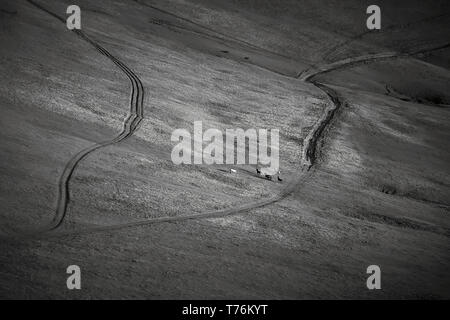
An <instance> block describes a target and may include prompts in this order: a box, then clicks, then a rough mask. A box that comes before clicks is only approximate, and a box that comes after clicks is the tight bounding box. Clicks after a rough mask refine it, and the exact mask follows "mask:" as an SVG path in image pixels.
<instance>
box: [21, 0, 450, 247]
mask: <svg viewBox="0 0 450 320" xmlns="http://www.w3.org/2000/svg"><path fill="white" fill-rule="evenodd" d="M27 1H28V2H30V3H32V4H33V5H35V6H36V7H38V8H39V9H41V10H44V11H46V12H47V13H49V14H51V15H52V16H54V17H56V18H58V19H59V20H62V21H63V22H65V21H64V20H63V19H62V18H61V17H59V16H57V15H55V14H54V13H52V12H50V11H48V10H47V9H45V8H43V7H42V6H40V5H38V4H36V3H35V2H34V1H32V0H27ZM76 33H77V34H78V35H79V36H81V37H82V38H83V39H85V40H86V41H88V42H89V43H91V44H92V45H93V46H94V47H95V48H96V49H97V50H98V51H99V52H101V53H102V54H104V55H105V56H107V57H108V58H109V59H111V60H112V61H113V62H114V63H115V64H116V65H117V66H118V67H119V68H120V69H121V70H122V71H123V72H125V73H126V75H127V76H128V78H129V79H130V81H131V83H132V94H131V96H132V97H131V103H130V115H129V117H128V118H127V120H126V121H125V123H124V130H123V131H122V133H121V134H120V135H119V136H117V137H116V138H114V139H113V140H111V141H108V142H105V143H103V144H96V145H94V146H92V147H89V148H87V149H85V150H82V151H80V153H78V154H77V155H76V156H75V157H74V158H73V159H71V161H70V162H69V163H68V164H67V166H66V169H65V170H64V174H63V175H62V177H61V180H60V199H58V211H57V215H56V216H55V217H54V219H53V221H52V223H51V224H50V228H48V229H50V230H55V229H56V228H57V227H58V226H60V225H61V223H62V221H63V219H64V216H65V212H66V210H67V204H68V200H69V194H68V192H69V189H68V183H69V180H70V177H71V176H72V174H73V171H74V170H75V168H76V166H77V164H78V163H79V162H80V161H81V160H82V159H83V158H84V157H86V156H87V155H88V154H89V153H91V152H93V151H95V150H98V149H99V148H102V147H104V146H107V145H111V144H114V143H117V142H120V141H123V140H125V139H126V138H128V137H129V136H131V135H132V134H133V133H134V132H135V131H136V129H137V125H138V124H139V122H140V121H141V120H142V112H143V110H142V109H143V106H142V103H143V94H144V90H143V87H142V83H141V82H140V80H139V78H138V77H137V76H136V75H135V74H134V73H133V72H132V71H131V70H130V69H129V68H128V67H126V66H125V65H124V64H123V63H122V62H120V61H119V60H118V59H117V58H115V57H113V56H112V55H111V54H110V53H109V52H108V51H106V50H105V49H104V48H103V47H101V46H100V45H98V44H97V43H96V42H94V41H93V40H91V39H90V38H89V37H87V36H86V35H85V34H84V33H82V32H79V31H76ZM449 46H450V44H444V45H441V46H437V47H432V48H425V49H421V50H418V51H415V52H412V53H406V54H405V53H381V54H373V55H365V56H361V57H356V58H349V59H344V60H342V61H338V62H335V63H331V64H327V65H324V66H322V67H319V68H318V69H315V70H307V71H306V72H303V73H301V74H299V75H298V76H297V78H299V79H301V80H303V81H305V82H308V83H311V84H312V85H314V86H315V87H317V88H318V89H320V90H321V91H322V92H324V94H326V95H327V97H328V98H329V99H330V100H331V102H332V104H330V106H329V107H328V108H327V109H326V110H325V112H324V114H323V115H322V117H321V118H320V119H319V120H318V121H317V123H316V125H315V126H314V127H313V130H312V131H311V132H310V134H309V135H308V136H307V137H306V139H305V141H304V146H303V152H302V159H301V164H302V170H301V172H300V173H299V174H298V176H297V177H296V178H295V179H294V180H293V181H292V182H291V183H290V184H288V185H287V186H286V187H285V188H284V189H283V190H282V191H281V192H280V193H279V194H277V195H275V196H273V197H271V198H268V199H262V200H258V201H255V202H251V203H247V204H243V205H240V206H237V207H234V208H228V209H222V210H216V211H210V212H203V213H196V214H186V215H182V216H176V217H160V218H151V219H145V220H141V221H134V222H129V223H123V224H116V225H112V226H94V227H90V228H85V229H83V230H74V231H52V232H47V233H41V234H34V235H28V236H25V238H38V239H51V238H60V237H67V236H77V235H83V234H90V233H95V232H108V231H114V230H119V229H124V228H130V227H138V226H145V225H150V224H154V223H163V222H178V221H184V220H192V219H201V218H202V219H205V218H218V217H225V216H230V215H234V214H239V213H243V212H246V211H249V210H251V209H255V208H260V207H263V206H267V205H270V204H273V203H275V202H278V201H280V200H282V199H284V198H286V197H287V196H288V195H290V194H291V193H292V192H293V191H294V190H296V189H297V188H298V187H299V186H300V185H301V184H302V183H304V182H305V180H307V179H308V178H309V177H310V176H311V175H312V174H313V172H314V167H313V165H314V163H315V159H316V155H317V152H318V150H317V146H318V140H319V139H321V137H322V136H323V133H324V131H325V128H326V127H327V125H328V124H329V123H330V121H331V120H332V119H333V117H334V115H335V114H336V111H337V110H338V109H339V108H340V106H341V105H342V101H341V100H340V98H339V97H338V95H337V93H336V92H335V91H334V90H333V89H331V88H330V87H328V86H326V85H325V84H321V83H319V82H315V81H313V78H314V77H316V76H317V75H319V74H323V73H327V72H331V71H334V70H337V69H342V68H346V67H350V66H354V65H357V64H366V63H370V62H375V61H380V60H385V59H394V58H401V57H408V56H412V55H416V54H419V53H427V52H431V51H435V50H439V49H444V48H447V47H449ZM20 238H23V237H20Z"/></svg>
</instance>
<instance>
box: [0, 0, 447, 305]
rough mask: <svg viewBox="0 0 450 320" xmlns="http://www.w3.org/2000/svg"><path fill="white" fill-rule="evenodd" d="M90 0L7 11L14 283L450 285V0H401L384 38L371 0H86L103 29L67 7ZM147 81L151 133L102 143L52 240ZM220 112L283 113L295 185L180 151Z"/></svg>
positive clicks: (324, 291) (287, 165)
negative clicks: (76, 27) (174, 151)
mask: <svg viewBox="0 0 450 320" xmlns="http://www.w3.org/2000/svg"><path fill="white" fill-rule="evenodd" d="M33 3H35V4H38V6H35V5H33ZM68 4H69V2H66V3H65V2H60V1H46V2H45V3H44V2H40V1H19V2H13V1H10V2H6V3H5V4H4V6H5V7H4V9H3V10H2V12H1V13H0V14H1V15H2V22H1V24H2V32H1V33H0V37H1V40H2V43H6V44H7V45H6V46H2V48H0V52H1V55H0V56H1V59H2V64H1V67H0V68H1V70H2V74H4V75H6V76H4V77H3V78H2V85H1V87H0V88H1V89H0V90H1V109H0V110H1V113H2V114H1V118H0V119H1V124H2V131H1V133H0V135H1V141H2V143H1V145H0V148H1V168H0V170H1V171H0V172H1V174H2V179H1V182H0V190H1V193H0V195H1V199H0V201H1V209H2V210H1V212H0V226H1V230H0V231H1V233H2V243H1V244H0V246H1V248H0V250H1V252H2V253H1V256H0V283H1V289H0V297H2V298H17V297H21V298H84V299H86V298H277V299H279V298H290V299H292V298H448V297H449V294H450V291H449V290H450V289H449V288H450V277H449V276H448V274H447V273H446V270H447V269H448V267H449V265H448V261H450V259H449V254H448V252H450V250H449V249H450V248H449V246H450V243H449V241H448V239H449V236H450V232H449V230H450V229H449V228H450V225H449V220H448V212H449V211H448V210H449V205H450V203H449V200H448V199H449V195H450V180H449V179H450V174H449V169H450V168H449V165H448V163H449V160H450V154H449V151H448V150H449V148H448V147H449V143H448V141H449V138H450V137H449V135H450V132H449V130H448V128H449V123H448V122H449V121H450V117H449V114H448V112H449V109H448V105H449V102H448V101H449V97H448V89H449V88H450V76H449V72H448V69H447V68H448V62H447V60H446V57H448V50H449V49H448V39H447V38H446V33H445V29H446V27H448V25H449V23H448V17H449V14H450V12H449V8H448V5H447V6H446V5H445V2H442V3H439V4H435V5H433V6H427V5H424V4H421V2H418V1H417V2H413V3H411V2H410V1H408V2H406V1H404V2H403V1H400V2H399V4H396V5H395V7H394V6H393V5H390V4H389V2H388V1H385V2H383V3H381V4H380V6H381V7H382V8H383V23H386V24H385V25H386V28H385V29H384V28H383V29H382V30H381V31H377V32H374V33H368V32H367V31H366V30H365V18H366V15H365V8H366V7H367V5H365V4H364V5H363V4H361V3H359V4H357V5H355V3H354V2H351V1H344V2H343V1H329V2H326V3H325V2H321V1H302V2H296V1H288V0H286V1H285V2H283V4H280V6H279V7H278V8H274V6H273V4H269V2H264V3H263V4H261V3H258V4H256V2H253V1H232V2H222V1H202V0H199V1H152V2H150V1H147V0H145V1H144V0H142V1H123V2H122V1H96V2H95V4H93V3H91V2H89V1H80V2H79V3H78V4H79V5H80V7H81V8H82V23H83V25H82V26H83V27H82V30H83V32H84V33H85V34H87V35H88V37H89V39H92V40H93V41H95V43H90V42H88V41H86V39H84V38H83V37H80V36H78V35H77V34H76V33H74V32H70V31H68V30H67V29H66V28H65V26H64V24H63V23H62V22H61V21H58V19H56V18H55V17H54V16H52V15H51V14H49V13H48V12H46V11H45V10H48V11H49V12H51V13H54V14H56V15H57V16H60V17H64V13H65V8H66V7H67V5H68ZM2 5H3V4H2ZM39 5H42V6H43V7H41V8H40V7H39ZM42 8H44V9H45V10H42ZM11 12H12V13H11ZM14 12H15V13H14ZM383 26H384V24H383ZM447 29H448V28H447ZM431 31H432V32H431ZM93 44H94V45H93ZM96 45H97V46H101V48H105V50H107V53H108V54H109V55H111V56H110V57H108V55H105V54H106V53H105V52H104V51H102V50H101V49H100V52H99V47H96ZM409 53H414V54H411V55H409ZM373 54H375V55H378V56H380V55H381V56H383V59H378V58H377V59H374V58H373ZM355 61H358V63H354V62H355ZM320 70H322V72H319V73H318V71H320ZM323 71H325V72H323ZM297 75H300V77H297ZM302 75H303V76H302ZM305 75H308V76H307V77H305ZM133 79H134V80H133ZM135 83H142V91H139V92H141V93H140V94H141V97H143V110H142V111H143V119H142V121H140V123H139V126H138V127H136V129H137V130H136V131H134V130H132V135H130V137H129V138H127V139H126V140H125V141H116V142H117V143H114V144H108V145H105V146H102V147H101V148H98V149H96V150H95V151H94V152H92V153H89V154H88V155H86V157H84V158H83V159H81V161H80V162H79V163H78V164H77V165H76V167H74V171H73V174H72V176H71V177H70V179H69V180H68V192H69V197H70V201H68V203H67V204H68V206H67V208H66V211H65V215H64V219H62V220H61V223H60V224H58V225H57V229H58V230H56V231H57V232H56V233H53V235H52V233H50V234H48V233H42V234H41V233H36V234H34V231H37V230H40V228H42V227H44V228H45V226H48V225H50V226H51V225H52V224H51V223H50V221H52V220H54V218H55V215H58V212H57V211H55V209H56V208H57V199H58V194H60V191H61V190H58V181H60V179H61V175H63V174H64V168H65V167H67V164H68V163H69V161H70V159H74V156H75V155H76V154H77V153H78V152H80V150H83V149H84V148H89V147H91V146H95V145H96V144H98V143H102V142H104V141H112V140H113V139H114V138H115V137H116V136H118V135H120V133H121V131H122V130H123V128H124V126H125V127H126V123H127V121H126V119H127V117H129V112H130V110H132V109H130V98H131V105H133V101H134V100H133V99H135V100H136V99H138V97H137V96H135V94H136V92H137V91H138V90H137V89H136V88H137V87H136V84H135ZM130 89H131V92H130ZM133 97H134V98H133ZM330 110H332V111H330ZM198 120H201V121H203V124H204V127H206V128H207V127H214V128H218V129H221V130H224V129H225V128H230V127H232V128H244V129H246V128H278V129H280V133H281V135H280V137H281V141H280V160H281V167H282V169H283V175H284V178H285V179H284V181H283V183H274V182H270V181H267V180H264V179H260V178H258V177H257V176H256V175H255V174H254V168H253V167H251V166H233V168H236V169H237V170H238V172H237V174H231V173H229V171H228V169H229V168H228V167H225V166H206V165H204V166H194V165H192V166H189V165H183V166H176V165H174V164H173V163H172V162H171V159H170V152H171V148H172V147H173V144H172V143H171V141H170V135H171V133H172V131H173V130H175V129H177V128H186V129H188V130H189V131H191V132H192V125H193V122H194V121H198ZM311 137H313V139H312V140H310V139H311ZM316 139H317V140H316ZM311 141H312V142H311ZM310 142H311V146H309V143H310ZM308 148H311V150H312V151H311V152H308V150H309V149H308ZM305 154H307V156H310V157H312V158H313V160H314V161H313V165H312V167H310V168H309V170H307V168H305V166H302V164H304V163H303V161H304V160H305ZM203 213H207V214H206V215H204V214H203ZM208 213H210V214H208ZM189 216H191V217H192V219H186V217H189ZM28 232H31V233H32V234H33V237H31V238H27V237H25V238H20V235H21V234H27V233H28ZM58 232H59V233H58ZM10 236H14V237H10ZM16 236H19V237H16ZM70 264H77V265H79V266H80V267H81V268H82V272H83V280H82V281H83V289H82V290H81V291H77V292H74V291H68V290H65V289H64V288H65V279H66V276H67V275H66V273H65V269H66V268H67V266H68V265H70ZM371 264H377V265H380V267H381V268H382V272H383V276H382V277H383V278H382V279H383V280H382V283H383V285H382V286H383V289H382V290H379V291H369V290H367V288H366V286H365V279H366V276H367V275H366V273H365V271H366V268H367V266H369V265H371Z"/></svg>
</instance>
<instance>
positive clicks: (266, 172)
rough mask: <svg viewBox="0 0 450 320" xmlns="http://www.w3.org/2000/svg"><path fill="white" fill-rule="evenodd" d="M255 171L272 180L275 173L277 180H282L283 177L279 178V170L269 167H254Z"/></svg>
mask: <svg viewBox="0 0 450 320" xmlns="http://www.w3.org/2000/svg"><path fill="white" fill-rule="evenodd" d="M256 173H257V174H258V175H260V176H264V177H265V178H266V179H268V180H272V179H273V177H274V176H275V175H277V179H278V181H283V179H281V178H280V170H277V171H274V170H271V169H270V168H258V167H257V168H256Z"/></svg>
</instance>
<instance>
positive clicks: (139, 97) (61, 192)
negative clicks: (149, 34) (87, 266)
mask: <svg viewBox="0 0 450 320" xmlns="http://www.w3.org/2000/svg"><path fill="white" fill-rule="evenodd" d="M27 1H28V2H29V3H30V4H32V5H33V6H35V7H37V8H38V9H40V10H43V11H45V12H46V13H48V14H50V15H51V16H53V17H55V18H56V19H58V20H60V21H61V22H63V23H64V24H65V23H66V21H65V20H64V18H62V17H60V16H58V15H57V14H55V13H53V12H51V11H49V10H48V9H46V8H44V7H43V6H41V5H40V4H38V3H36V2H34V1H33V0H27ZM73 32H74V33H76V34H77V35H78V36H80V37H81V38H82V39H83V40H85V41H87V42H88V43H89V44H91V45H92V46H93V47H94V48H95V49H96V50H97V51H99V52H100V53H101V54H103V55H105V56H106V57H107V58H109V59H110V60H111V61H112V62H113V63H114V64H115V65H116V66H117V67H119V69H120V70H122V71H123V72H124V73H125V74H126V76H127V77H128V79H129V80H130V82H131V95H130V96H131V99H130V111H129V114H128V116H127V118H126V119H125V120H124V122H123V128H122V131H121V132H120V133H119V134H118V135H117V136H115V137H114V138H113V139H111V140H108V141H104V142H101V143H96V144H94V145H92V146H89V147H87V148H85V149H83V150H81V151H79V152H78V153H77V154H76V155H75V156H74V157H72V158H71V159H70V160H69V162H68V163H67V164H66V166H65V167H64V170H63V172H62V174H61V176H60V178H59V182H58V198H57V205H56V214H55V216H54V217H53V219H52V220H51V221H50V223H49V224H48V225H47V226H45V227H43V228H42V230H41V232H42V231H44V232H45V231H50V230H55V229H57V228H58V227H59V226H60V225H61V224H62V222H63V221H64V218H65V216H66V213H67V206H68V204H69V201H70V189H69V183H70V180H71V178H72V176H73V173H74V171H75V169H76V168H77V166H78V165H79V164H80V162H81V161H82V160H83V159H84V158H86V157H87V156H88V155H89V154H91V153H92V152H94V151H96V150H99V149H101V148H104V147H107V146H110V145H113V144H116V143H119V142H122V141H124V140H126V139H127V138H129V137H131V136H132V135H133V134H134V133H135V132H136V130H137V129H138V126H139V123H140V122H141V121H142V119H143V118H144V108H143V101H144V87H143V85H142V82H141V80H140V79H139V77H138V76H137V75H136V74H135V73H134V72H133V71H132V70H130V68H128V67H127V66H126V65H125V64H124V63H122V62H121V61H120V60H118V59H117V58H115V57H114V56H113V55H111V54H110V53H109V52H108V51H107V50H106V49H105V48H103V47H102V46H101V45H99V44H98V43H96V42H95V41H93V40H92V39H91V38H89V37H88V36H87V35H86V34H85V33H84V32H82V31H80V30H73Z"/></svg>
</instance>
